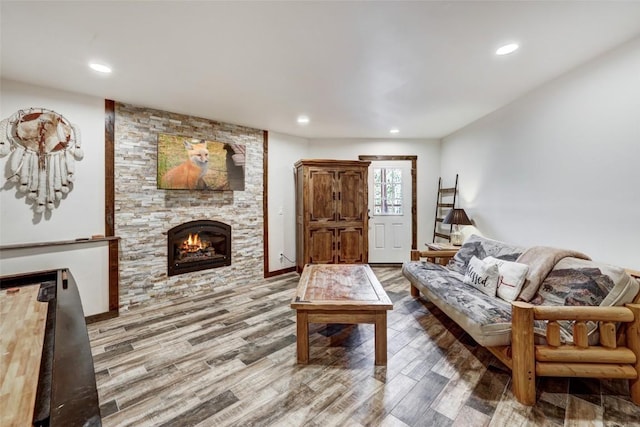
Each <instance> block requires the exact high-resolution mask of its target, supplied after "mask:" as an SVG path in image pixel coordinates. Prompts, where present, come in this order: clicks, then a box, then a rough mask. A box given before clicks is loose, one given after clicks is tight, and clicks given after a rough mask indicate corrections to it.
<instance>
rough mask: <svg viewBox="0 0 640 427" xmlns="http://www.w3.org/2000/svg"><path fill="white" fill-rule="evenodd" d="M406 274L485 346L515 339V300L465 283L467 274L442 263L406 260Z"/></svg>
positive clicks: (404, 270)
mask: <svg viewBox="0 0 640 427" xmlns="http://www.w3.org/2000/svg"><path fill="white" fill-rule="evenodd" d="M402 272H403V274H404V276H405V277H406V278H407V279H409V281H410V282H411V283H412V284H413V285H414V286H415V287H416V288H418V289H419V290H420V292H422V293H423V294H424V295H425V296H426V297H427V298H428V299H429V300H430V301H431V302H432V303H434V304H435V305H436V306H438V308H440V310H442V311H443V312H444V313H445V314H446V315H447V316H449V317H450V318H451V319H452V320H453V321H454V322H456V323H457V324H458V325H460V327H461V328H462V329H464V330H465V331H466V332H467V333H468V334H469V335H470V336H471V337H472V338H473V339H474V340H475V341H476V342H477V343H478V344H480V345H483V346H496V345H508V344H509V343H510V342H511V304H509V303H507V302H506V301H503V300H501V299H499V298H496V297H490V296H488V295H485V294H483V293H482V292H480V291H479V290H478V289H475V288H473V287H471V286H468V285H465V284H464V282H463V280H464V276H463V275H462V274H460V273H457V272H455V271H451V270H449V269H448V268H446V267H443V266H441V265H438V264H432V263H427V262H422V261H411V262H405V263H404V264H403V267H402Z"/></svg>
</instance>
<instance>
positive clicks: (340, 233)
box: [337, 228, 366, 264]
mask: <svg viewBox="0 0 640 427" xmlns="http://www.w3.org/2000/svg"><path fill="white" fill-rule="evenodd" d="M337 241H338V263H339V264H356V263H362V262H366V259H365V251H364V235H363V231H362V228H341V229H338V230H337Z"/></svg>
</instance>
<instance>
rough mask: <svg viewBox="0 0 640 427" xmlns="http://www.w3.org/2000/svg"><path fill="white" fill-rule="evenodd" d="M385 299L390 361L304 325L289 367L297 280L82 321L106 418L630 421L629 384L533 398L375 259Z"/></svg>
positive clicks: (351, 330) (585, 385)
mask: <svg viewBox="0 0 640 427" xmlns="http://www.w3.org/2000/svg"><path fill="white" fill-rule="evenodd" d="M374 272H375V273H376V275H377V276H378V278H379V280H380V282H381V283H382V284H383V286H384V287H385V289H386V291H387V293H388V295H389V297H390V298H391V300H392V301H393V302H394V310H393V311H391V312H389V318H388V364H387V366H386V367H376V366H374V363H373V359H374V351H373V350H374V346H373V326H372V325H312V327H311V331H310V333H311V336H310V346H311V354H310V358H311V361H310V364H309V365H304V366H303V365H297V364H296V344H295V332H296V326H295V312H294V311H293V310H292V309H291V308H290V307H289V304H290V302H291V297H292V295H293V294H294V290H295V287H296V285H297V282H298V275H296V274H293V273H291V274H287V275H283V276H279V277H275V278H272V279H266V280H261V281H258V282H256V283H229V284H228V285H226V286H225V287H224V288H216V289H213V290H211V291H210V292H207V293H200V294H194V295H190V296H186V297H184V296H183V297H174V298H167V299H164V300H160V301H153V302H151V303H149V304H148V305H146V306H144V307H138V308H134V309H132V310H130V311H128V312H124V313H121V315H120V317H119V318H116V319H111V320H107V321H102V322H99V323H95V324H92V325H89V336H90V339H91V345H92V348H93V354H94V363H95V370H96V381H97V384H98V393H99V397H100V405H101V411H102V417H103V425H104V426H128V425H131V426H195V425H198V426H268V425H273V426H303V425H304V426H307V425H308V426H323V427H324V426H338V425H344V426H465V427H468V426H485V425H493V426H521V425H548V426H553V425H558V426H562V425H565V426H590V425H593V426H632V425H640V407H637V406H635V405H633V404H632V403H631V402H630V401H629V397H628V385H627V383H626V381H598V380H583V379H572V380H568V379H559V378H554V379H543V380H541V381H540V382H539V386H538V392H539V396H538V401H537V404H536V405H535V406H533V407H527V406H523V405H520V404H519V403H518V402H517V401H516V400H515V399H514V397H513V394H512V391H511V381H510V373H509V371H508V370H507V369H506V368H505V367H504V366H503V365H502V364H501V363H500V362H499V361H498V360H497V359H496V358H494V357H493V355H491V354H490V353H489V352H488V351H486V350H485V349H484V348H482V347H480V346H478V345H477V344H476V343H475V342H474V341H473V340H472V339H471V338H469V336H468V335H467V334H466V333H464V332H463V331H462V330H461V329H460V328H459V327H458V326H457V325H456V324H455V323H453V322H452V321H451V320H449V319H448V318H447V317H446V316H444V315H443V314H442V312H440V311H439V310H438V309H437V308H436V307H435V306H433V305H432V304H431V303H429V302H428V301H426V300H425V299H424V298H420V299H418V300H414V299H413V298H411V296H410V295H409V284H408V281H407V280H406V279H404V277H403V276H402V275H401V273H400V269H398V268H374Z"/></svg>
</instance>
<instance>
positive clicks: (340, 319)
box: [291, 264, 393, 365]
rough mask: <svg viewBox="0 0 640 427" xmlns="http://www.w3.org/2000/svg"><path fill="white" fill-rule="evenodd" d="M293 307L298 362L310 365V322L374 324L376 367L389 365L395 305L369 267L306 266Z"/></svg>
mask: <svg viewBox="0 0 640 427" xmlns="http://www.w3.org/2000/svg"><path fill="white" fill-rule="evenodd" d="M291 308H293V309H295V310H296V321H297V334H296V336H297V347H298V363H309V323H347V324H357V323H373V324H374V325H375V364H376V365H386V364H387V310H393V303H392V302H391V300H390V299H389V297H388V296H387V293H386V292H385V291H384V289H383V288H382V285H381V284H380V282H379V281H378V279H377V278H376V276H375V274H373V271H371V267H369V266H368V265H367V264H360V265H321V264H319V265H306V266H305V268H304V271H303V272H302V276H301V277H300V282H299V283H298V288H297V289H296V295H295V296H294V297H293V300H292V301H291Z"/></svg>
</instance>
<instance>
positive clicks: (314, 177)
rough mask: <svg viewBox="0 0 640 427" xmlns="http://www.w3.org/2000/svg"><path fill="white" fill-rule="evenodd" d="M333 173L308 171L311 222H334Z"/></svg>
mask: <svg viewBox="0 0 640 427" xmlns="http://www.w3.org/2000/svg"><path fill="white" fill-rule="evenodd" d="M334 181H335V173H334V172H333V171H326V170H313V169H311V170H310V171H309V206H308V211H309V215H310V216H309V219H310V221H313V222H327V221H335V220H336V201H335V197H336V196H335V191H336V190H335V187H334Z"/></svg>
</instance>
